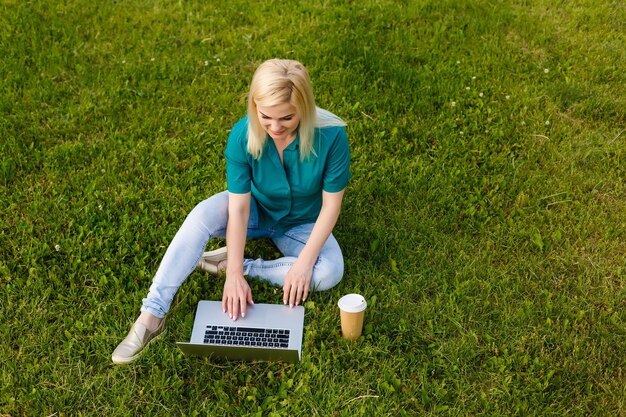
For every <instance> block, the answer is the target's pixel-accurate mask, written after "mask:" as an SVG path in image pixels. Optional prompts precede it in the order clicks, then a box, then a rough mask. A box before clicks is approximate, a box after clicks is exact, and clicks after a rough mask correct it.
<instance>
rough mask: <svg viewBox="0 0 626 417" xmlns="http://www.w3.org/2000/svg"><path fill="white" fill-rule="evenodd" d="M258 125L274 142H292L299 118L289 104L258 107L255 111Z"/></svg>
mask: <svg viewBox="0 0 626 417" xmlns="http://www.w3.org/2000/svg"><path fill="white" fill-rule="evenodd" d="M256 113H257V117H258V118H259V123H261V126H263V129H264V130H265V131H266V132H267V134H268V135H270V136H271V137H272V139H274V140H278V141H283V140H293V139H294V138H295V137H296V131H297V130H298V125H299V124H300V117H299V116H298V112H297V110H296V108H295V107H294V106H292V105H291V104H290V103H282V104H277V105H275V106H258V105H257V109H256Z"/></svg>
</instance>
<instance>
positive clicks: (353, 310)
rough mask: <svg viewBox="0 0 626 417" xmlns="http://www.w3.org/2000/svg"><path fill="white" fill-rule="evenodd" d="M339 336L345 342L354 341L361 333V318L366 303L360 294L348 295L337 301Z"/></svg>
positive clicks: (363, 314)
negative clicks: (339, 325)
mask: <svg viewBox="0 0 626 417" xmlns="http://www.w3.org/2000/svg"><path fill="white" fill-rule="evenodd" d="M337 304H338V305H339V313H340V314H341V334H342V336H343V338H344V339H346V340H356V339H358V338H359V337H361V332H362V331H363V318H364V317H365V309H366V308H367V302H366V301H365V298H363V296H362V295H360V294H348V295H344V296H343V297H341V298H340V299H339V302H338V303H337Z"/></svg>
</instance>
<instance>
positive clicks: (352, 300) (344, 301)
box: [337, 294, 367, 313]
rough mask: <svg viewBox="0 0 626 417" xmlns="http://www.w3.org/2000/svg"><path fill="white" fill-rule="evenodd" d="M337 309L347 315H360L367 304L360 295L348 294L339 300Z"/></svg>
mask: <svg viewBox="0 0 626 417" xmlns="http://www.w3.org/2000/svg"><path fill="white" fill-rule="evenodd" d="M337 304H338V305H339V308H340V309H342V310H343V311H345V312H348V313H360V312H361V311H363V310H365V308H366V307H367V302H366V301H365V298H363V296H362V295H361V294H348V295H344V296H343V297H341V298H340V299H339V302H338V303H337Z"/></svg>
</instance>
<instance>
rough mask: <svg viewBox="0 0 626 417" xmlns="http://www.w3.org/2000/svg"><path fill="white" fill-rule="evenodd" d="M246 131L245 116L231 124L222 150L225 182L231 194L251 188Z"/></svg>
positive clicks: (245, 191)
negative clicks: (224, 159) (224, 164)
mask: <svg viewBox="0 0 626 417" xmlns="http://www.w3.org/2000/svg"><path fill="white" fill-rule="evenodd" d="M247 132H248V123H247V118H243V119H241V120H240V121H238V122H237V123H236V124H235V126H233V129H232V130H231V132H230V135H229V136H228V143H227V144H226V151H224V156H225V157H226V183H227V187H228V191H229V192H231V193H233V194H245V193H248V192H250V189H251V185H250V184H251V181H252V167H251V166H250V163H249V161H248V149H247Z"/></svg>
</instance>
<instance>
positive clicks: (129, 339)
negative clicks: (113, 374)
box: [111, 311, 165, 364]
mask: <svg viewBox="0 0 626 417" xmlns="http://www.w3.org/2000/svg"><path fill="white" fill-rule="evenodd" d="M164 330H165V318H159V317H155V316H153V315H152V314H150V313H148V312H146V311H144V312H142V313H141V315H140V316H139V318H138V319H137V321H136V322H135V324H133V327H131V328H130V332H128V336H126V338H125V339H124V340H122V342H121V343H120V344H119V345H117V347H116V348H115V350H114V351H113V354H112V355H111V360H112V361H113V363H116V364H125V363H130V362H132V361H134V360H135V359H137V358H138V357H139V354H140V353H141V351H142V350H143V349H144V348H145V347H146V346H147V345H148V343H150V341H152V340H154V339H156V338H157V337H158V336H159V335H161V334H162V333H163V331H164Z"/></svg>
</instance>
